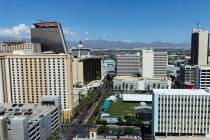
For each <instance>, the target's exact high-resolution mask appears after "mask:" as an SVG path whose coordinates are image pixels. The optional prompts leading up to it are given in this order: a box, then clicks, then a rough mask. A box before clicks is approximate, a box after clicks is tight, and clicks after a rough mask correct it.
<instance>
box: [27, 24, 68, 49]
mask: <svg viewBox="0 0 210 140" xmlns="http://www.w3.org/2000/svg"><path fill="white" fill-rule="evenodd" d="M33 25H34V28H31V42H33V43H40V44H41V46H42V52H46V51H52V52H54V53H68V52H67V46H66V42H65V38H64V34H63V30H62V26H61V24H60V23H59V22H40V23H34V24H33Z"/></svg>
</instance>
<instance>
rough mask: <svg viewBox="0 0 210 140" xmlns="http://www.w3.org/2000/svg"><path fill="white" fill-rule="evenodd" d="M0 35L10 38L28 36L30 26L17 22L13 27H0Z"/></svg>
mask: <svg viewBox="0 0 210 140" xmlns="http://www.w3.org/2000/svg"><path fill="white" fill-rule="evenodd" d="M0 36H2V37H12V38H30V27H29V26H28V25H26V24H19V25H17V26H13V27H10V28H9V27H2V28H0Z"/></svg>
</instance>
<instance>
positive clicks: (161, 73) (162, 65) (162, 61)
mask: <svg viewBox="0 0 210 140" xmlns="http://www.w3.org/2000/svg"><path fill="white" fill-rule="evenodd" d="M167 65H168V53H167V52H154V68H153V70H154V72H153V74H154V77H166V76H167Z"/></svg>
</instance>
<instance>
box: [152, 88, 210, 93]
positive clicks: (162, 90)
mask: <svg viewBox="0 0 210 140" xmlns="http://www.w3.org/2000/svg"><path fill="white" fill-rule="evenodd" d="M208 90H209V88H207V89H205V90H204V89H153V93H154V94H161V95H163V94H164V95H184V94H185V95H206V94H210V92H209V91H208Z"/></svg>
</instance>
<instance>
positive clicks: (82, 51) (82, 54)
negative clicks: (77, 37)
mask: <svg viewBox="0 0 210 140" xmlns="http://www.w3.org/2000/svg"><path fill="white" fill-rule="evenodd" d="M71 53H72V55H73V56H74V57H76V58H78V59H79V58H87V57H90V56H91V54H90V53H91V49H90V48H83V44H82V41H80V42H79V44H78V45H77V46H76V47H74V48H72V49H71Z"/></svg>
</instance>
